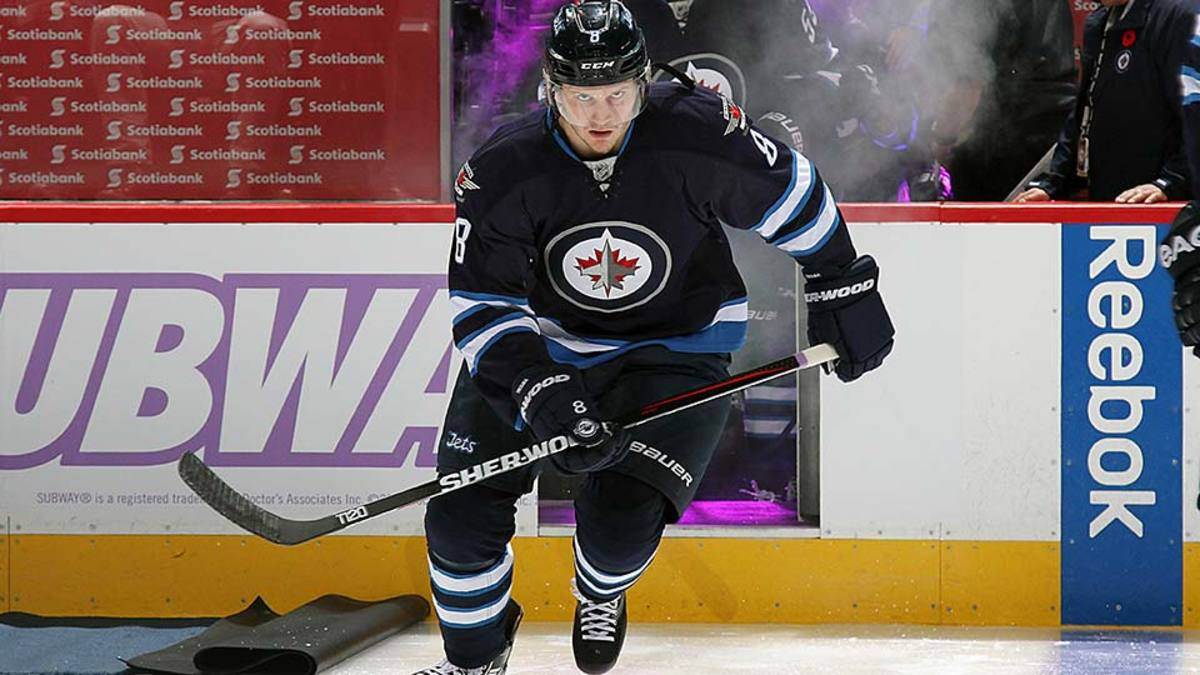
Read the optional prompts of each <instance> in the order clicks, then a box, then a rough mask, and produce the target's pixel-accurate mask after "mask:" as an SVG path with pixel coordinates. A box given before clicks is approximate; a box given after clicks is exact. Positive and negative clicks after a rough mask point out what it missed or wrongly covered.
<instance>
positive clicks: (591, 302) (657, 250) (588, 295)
mask: <svg viewBox="0 0 1200 675" xmlns="http://www.w3.org/2000/svg"><path fill="white" fill-rule="evenodd" d="M544 259H545V260H546V268H547V269H546V271H547V273H548V274H549V276H550V281H551V285H552V286H553V288H554V290H555V291H556V292H557V293H558V294H559V295H560V296H562V297H563V298H564V299H565V300H566V301H567V302H570V303H571V304H573V305H575V306H577V307H581V308H583V309H587V310H591V311H596V312H604V313H612V312H621V311H624V310H626V309H630V308H632V307H637V306H639V305H642V304H645V303H647V302H649V301H650V300H651V299H653V298H654V297H655V296H657V295H658V294H659V293H660V292H661V291H662V289H663V288H664V287H665V286H666V283H667V280H668V278H669V277H670V274H671V252H670V250H669V249H668V248H667V246H666V243H665V242H664V241H663V240H662V238H661V237H659V236H658V235H657V234H656V233H655V232H654V231H653V230H651V229H650V228H648V227H645V226H643V225H637V224H635V223H628V222H622V221H605V222H597V223H587V224H585V225H577V226H575V227H572V228H569V229H567V230H565V231H563V232H562V233H560V234H559V235H558V236H556V237H554V238H553V239H551V240H550V243H549V244H547V246H546V249H545V256H544Z"/></svg>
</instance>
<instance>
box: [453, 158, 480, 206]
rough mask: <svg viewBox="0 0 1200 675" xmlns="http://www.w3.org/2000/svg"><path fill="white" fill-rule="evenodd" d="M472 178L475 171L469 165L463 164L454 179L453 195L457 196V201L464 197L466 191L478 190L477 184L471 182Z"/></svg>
mask: <svg viewBox="0 0 1200 675" xmlns="http://www.w3.org/2000/svg"><path fill="white" fill-rule="evenodd" d="M474 177H475V171H474V170H473V169H472V168H471V163H470V162H464V163H463V165H462V168H461V169H459V170H458V177H457V178H455V179H454V194H455V195H457V196H458V199H459V201H462V199H463V198H464V197H465V196H466V191H467V190H478V189H479V184H478V183H476V182H475V181H473V180H471V179H472V178H474Z"/></svg>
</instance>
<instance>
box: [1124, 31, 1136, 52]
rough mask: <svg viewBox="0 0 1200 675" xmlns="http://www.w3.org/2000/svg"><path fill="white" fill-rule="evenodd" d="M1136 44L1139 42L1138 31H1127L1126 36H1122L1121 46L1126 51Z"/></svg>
mask: <svg viewBox="0 0 1200 675" xmlns="http://www.w3.org/2000/svg"><path fill="white" fill-rule="evenodd" d="M1135 42H1137V31H1135V30H1127V31H1125V34H1124V35H1122V36H1121V45H1122V46H1123V47H1125V48H1126V49H1129V48H1130V47H1132V46H1133V43H1135Z"/></svg>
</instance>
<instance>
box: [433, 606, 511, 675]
mask: <svg viewBox="0 0 1200 675" xmlns="http://www.w3.org/2000/svg"><path fill="white" fill-rule="evenodd" d="M524 615H525V613H524V612H523V611H521V606H520V605H518V604H517V603H516V601H515V600H509V601H508V610H507V616H505V617H504V635H505V636H506V637H507V638H508V640H507V642H506V643H505V645H504V649H503V650H501V652H500V653H499V654H497V655H496V656H494V657H492V660H491V661H489V662H488V663H485V664H483V665H482V666H476V667H474V668H463V667H462V666H456V665H454V664H453V663H450V661H449V659H442V661H441V663H438V664H436V665H433V666H430V667H429V668H425V669H423V670H418V671H417V672H415V673H413V675H504V673H505V672H507V671H508V657H509V656H510V655H511V654H512V647H513V638H515V637H516V634H517V626H519V625H520V624H521V617H522V616H524Z"/></svg>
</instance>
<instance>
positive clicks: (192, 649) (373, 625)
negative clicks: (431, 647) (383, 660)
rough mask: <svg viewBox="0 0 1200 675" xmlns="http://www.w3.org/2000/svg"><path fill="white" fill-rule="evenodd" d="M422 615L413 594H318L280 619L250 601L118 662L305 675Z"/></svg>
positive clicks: (185, 670)
mask: <svg viewBox="0 0 1200 675" xmlns="http://www.w3.org/2000/svg"><path fill="white" fill-rule="evenodd" d="M428 615H429V603H428V602H427V601H426V600H425V599H424V598H422V597H421V596H419V595H401V596H398V597H395V598H389V599H387V600H380V601H378V602H363V601H360V600H354V599H351V598H347V597H345V596H341V595H326V596H322V597H320V598H317V599H316V600H313V601H312V602H310V603H308V604H306V605H303V606H301V607H298V608H296V609H294V610H292V611H290V612H288V613H287V614H283V615H280V614H276V613H275V612H274V611H273V610H272V609H271V608H270V607H268V606H267V603H266V602H264V601H263V600H262V598H256V599H255V600H254V602H253V603H251V605H250V606H249V607H247V608H246V609H244V610H242V611H240V612H238V613H237V614H234V615H233V616H230V617H226V618H224V619H221V620H219V621H217V622H216V623H214V624H213V625H212V626H211V627H209V628H208V630H205V631H204V632H203V633H201V634H199V635H197V636H195V637H193V638H189V639H187V640H184V641H182V642H178V643H176V644H173V645H171V646H170V647H167V648H165V649H160V650H158V651H156V652H150V653H148V654H142V655H141V656H137V657H134V658H132V659H127V660H126V661H125V662H126V663H127V664H129V666H131V667H133V668H137V669H139V670H142V671H151V672H159V673H178V674H180V675H205V674H214V673H222V674H226V673H228V674H232V673H261V674H277V675H311V674H312V673H317V672H320V671H322V670H324V669H326V668H328V667H330V666H332V665H333V664H335V663H338V662H339V661H342V660H343V659H345V658H347V657H349V656H352V655H354V654H356V653H357V652H359V651H362V650H363V649H366V648H367V647H369V646H371V645H373V644H375V643H376V642H379V641H380V640H382V639H384V638H386V637H389V636H391V635H394V634H396V633H398V632H400V631H402V630H404V629H405V628H408V627H409V626H411V625H413V624H415V623H417V622H418V621H421V620H422V619H424V618H425V617H426V616H428Z"/></svg>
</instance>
